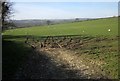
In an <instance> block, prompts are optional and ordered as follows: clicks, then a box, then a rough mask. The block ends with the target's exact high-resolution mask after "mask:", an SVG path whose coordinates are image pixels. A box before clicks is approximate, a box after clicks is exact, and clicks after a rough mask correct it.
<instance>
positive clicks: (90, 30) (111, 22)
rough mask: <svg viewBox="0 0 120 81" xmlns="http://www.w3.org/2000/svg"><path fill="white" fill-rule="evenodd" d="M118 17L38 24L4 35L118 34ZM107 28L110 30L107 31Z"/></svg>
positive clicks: (10, 31) (9, 31) (7, 32)
mask: <svg viewBox="0 0 120 81" xmlns="http://www.w3.org/2000/svg"><path fill="white" fill-rule="evenodd" d="M117 20H118V18H106V19H98V20H89V21H83V22H74V23H65V24H57V25H50V26H38V27H31V28H20V29H13V30H8V31H6V32H5V33H4V35H27V34H28V35H33V36H49V35H52V36H58V35H105V36H116V35H117V34H118V22H117ZM108 29H110V30H111V31H110V32H108Z"/></svg>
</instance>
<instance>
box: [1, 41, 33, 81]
mask: <svg viewBox="0 0 120 81" xmlns="http://www.w3.org/2000/svg"><path fill="white" fill-rule="evenodd" d="M30 52H31V49H30V48H28V47H25V46H24V45H23V44H21V43H18V42H14V41H7V40H3V41H2V68H3V69H2V78H3V79H9V78H12V77H13V75H14V73H15V72H16V71H17V69H18V67H19V66H20V65H21V64H22V63H23V62H24V61H25V60H26V57H27V55H28V54H29V53H30Z"/></svg>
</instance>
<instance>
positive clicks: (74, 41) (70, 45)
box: [25, 36, 86, 49]
mask: <svg viewBox="0 0 120 81" xmlns="http://www.w3.org/2000/svg"><path fill="white" fill-rule="evenodd" d="M83 41H84V42H86V40H82V39H81V37H79V36H76V37H73V36H59V37H54V36H47V37H44V38H41V39H35V38H32V37H26V40H25V43H26V44H28V45H30V46H31V47H32V48H33V49H35V48H37V47H40V48H66V49H78V48H80V47H81V46H82V44H83Z"/></svg>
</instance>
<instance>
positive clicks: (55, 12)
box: [12, 0, 118, 20]
mask: <svg viewBox="0 0 120 81" xmlns="http://www.w3.org/2000/svg"><path fill="white" fill-rule="evenodd" d="M31 1H32V0H31ZM13 2H14V5H13V9H14V14H13V15H14V16H13V17H12V19H16V20H23V19H71V18H101V17H111V16H117V15H118V2H116V1H114V2H36V1H34V2H27V1H26V2H24V1H22V0H21V2H20V1H19V0H18V2H15V1H14V0H13Z"/></svg>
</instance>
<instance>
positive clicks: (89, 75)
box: [15, 48, 107, 79]
mask: <svg viewBox="0 0 120 81" xmlns="http://www.w3.org/2000/svg"><path fill="white" fill-rule="evenodd" d="M86 60H87V59H85V58H82V57H80V56H78V55H77V54H75V52H73V51H70V50H66V49H63V48H37V49H36V50H35V51H34V52H33V53H30V55H29V57H28V61H27V62H25V63H24V64H23V65H22V67H20V68H19V71H18V72H17V73H16V75H15V79H41V78H48V79H67V78H75V79H78V78H79V79H99V78H107V77H106V76H105V75H104V73H103V72H102V71H101V68H100V65H98V64H100V63H101V62H100V63H95V62H94V61H92V60H91V61H90V60H87V61H86ZM89 61H90V62H89Z"/></svg>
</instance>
